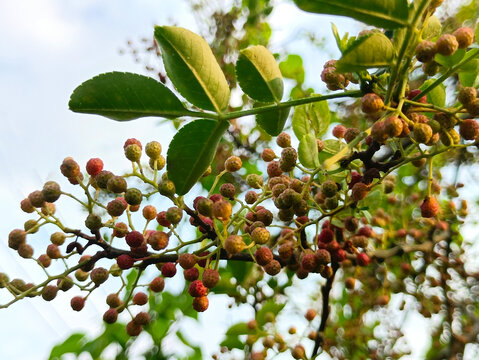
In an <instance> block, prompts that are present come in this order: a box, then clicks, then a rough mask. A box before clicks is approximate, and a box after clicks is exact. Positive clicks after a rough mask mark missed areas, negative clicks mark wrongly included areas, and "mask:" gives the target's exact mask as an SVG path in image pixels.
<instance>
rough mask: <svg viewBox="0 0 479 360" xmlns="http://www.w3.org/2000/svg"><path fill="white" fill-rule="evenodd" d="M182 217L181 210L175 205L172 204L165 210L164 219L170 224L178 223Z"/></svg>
mask: <svg viewBox="0 0 479 360" xmlns="http://www.w3.org/2000/svg"><path fill="white" fill-rule="evenodd" d="M182 217H183V211H182V210H181V209H180V208H178V207H176V206H172V207H170V208H169V209H168V210H167V211H166V220H168V221H169V222H170V223H172V224H178V223H179V222H180V220H181V218H182Z"/></svg>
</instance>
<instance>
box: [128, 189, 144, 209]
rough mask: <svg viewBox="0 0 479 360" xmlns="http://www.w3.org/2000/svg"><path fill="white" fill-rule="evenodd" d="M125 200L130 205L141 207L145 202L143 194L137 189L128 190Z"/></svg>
mask: <svg viewBox="0 0 479 360" xmlns="http://www.w3.org/2000/svg"><path fill="white" fill-rule="evenodd" d="M124 198H125V201H126V202H127V203H128V205H140V204H141V201H142V200H143V194H142V193H141V191H140V190H138V189H136V188H130V189H128V190H126V192H125V196H124Z"/></svg>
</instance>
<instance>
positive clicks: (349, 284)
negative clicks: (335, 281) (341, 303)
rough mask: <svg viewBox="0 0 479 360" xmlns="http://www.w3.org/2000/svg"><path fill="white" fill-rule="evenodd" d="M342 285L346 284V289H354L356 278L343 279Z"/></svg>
mask: <svg viewBox="0 0 479 360" xmlns="http://www.w3.org/2000/svg"><path fill="white" fill-rule="evenodd" d="M344 285H345V286H346V289H348V290H354V286H355V285H356V279H355V278H353V277H348V278H346V280H345V281H344Z"/></svg>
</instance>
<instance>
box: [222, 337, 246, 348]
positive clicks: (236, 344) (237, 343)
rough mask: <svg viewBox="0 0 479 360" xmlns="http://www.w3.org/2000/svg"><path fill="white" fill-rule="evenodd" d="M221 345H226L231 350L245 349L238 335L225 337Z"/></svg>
mask: <svg viewBox="0 0 479 360" xmlns="http://www.w3.org/2000/svg"><path fill="white" fill-rule="evenodd" d="M220 346H226V347H227V348H228V349H229V350H231V349H240V350H242V349H244V343H243V342H242V341H241V340H240V339H239V338H238V337H237V336H228V337H226V339H224V340H223V341H222V342H221V344H220Z"/></svg>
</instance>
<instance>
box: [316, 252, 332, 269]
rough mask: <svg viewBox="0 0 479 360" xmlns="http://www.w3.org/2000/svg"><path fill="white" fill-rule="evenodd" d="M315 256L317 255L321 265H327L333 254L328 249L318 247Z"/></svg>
mask: <svg viewBox="0 0 479 360" xmlns="http://www.w3.org/2000/svg"><path fill="white" fill-rule="evenodd" d="M315 256H316V261H317V262H318V264H320V265H326V264H329V263H330V262H331V254H330V253H329V251H328V250H326V249H318V251H317V252H316V254H315Z"/></svg>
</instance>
